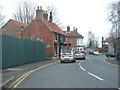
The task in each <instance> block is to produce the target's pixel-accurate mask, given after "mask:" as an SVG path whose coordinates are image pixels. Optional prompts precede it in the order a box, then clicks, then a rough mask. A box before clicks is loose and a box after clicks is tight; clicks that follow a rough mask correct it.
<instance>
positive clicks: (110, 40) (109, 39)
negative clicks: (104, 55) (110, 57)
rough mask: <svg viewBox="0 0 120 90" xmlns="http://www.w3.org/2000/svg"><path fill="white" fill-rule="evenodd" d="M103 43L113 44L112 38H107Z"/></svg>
mask: <svg viewBox="0 0 120 90" xmlns="http://www.w3.org/2000/svg"><path fill="white" fill-rule="evenodd" d="M104 42H109V43H110V42H113V37H108V38H106V39H105V40H104Z"/></svg>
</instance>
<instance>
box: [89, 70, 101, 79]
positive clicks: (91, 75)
mask: <svg viewBox="0 0 120 90" xmlns="http://www.w3.org/2000/svg"><path fill="white" fill-rule="evenodd" d="M88 74H89V75H91V76H93V77H95V78H97V79H99V80H101V81H103V79H102V78H100V77H98V76H96V75H94V74H92V73H90V72H88Z"/></svg>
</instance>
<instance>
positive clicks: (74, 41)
mask: <svg viewBox="0 0 120 90" xmlns="http://www.w3.org/2000/svg"><path fill="white" fill-rule="evenodd" d="M67 42H71V47H76V45H77V38H68V37H67Z"/></svg>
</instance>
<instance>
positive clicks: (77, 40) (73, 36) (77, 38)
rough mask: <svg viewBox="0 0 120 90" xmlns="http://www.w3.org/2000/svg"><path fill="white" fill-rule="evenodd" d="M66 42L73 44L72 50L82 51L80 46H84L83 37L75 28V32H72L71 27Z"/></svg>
mask: <svg viewBox="0 0 120 90" xmlns="http://www.w3.org/2000/svg"><path fill="white" fill-rule="evenodd" d="M64 32H65V33H66V41H67V42H70V43H71V49H72V50H80V46H83V38H84V37H83V36H82V35H81V34H79V33H78V31H77V28H75V27H74V28H73V31H71V30H70V26H68V27H67V31H64Z"/></svg>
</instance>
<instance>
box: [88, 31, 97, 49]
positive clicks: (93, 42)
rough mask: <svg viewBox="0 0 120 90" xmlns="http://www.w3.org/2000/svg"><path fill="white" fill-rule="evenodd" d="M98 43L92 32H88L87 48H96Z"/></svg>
mask: <svg viewBox="0 0 120 90" xmlns="http://www.w3.org/2000/svg"><path fill="white" fill-rule="evenodd" d="M98 46H99V43H98V40H97V38H96V37H95V34H94V33H93V32H92V31H89V32H88V47H89V48H91V49H94V48H98Z"/></svg>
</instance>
